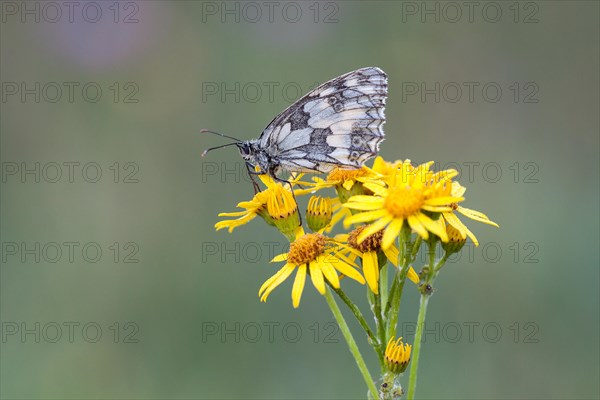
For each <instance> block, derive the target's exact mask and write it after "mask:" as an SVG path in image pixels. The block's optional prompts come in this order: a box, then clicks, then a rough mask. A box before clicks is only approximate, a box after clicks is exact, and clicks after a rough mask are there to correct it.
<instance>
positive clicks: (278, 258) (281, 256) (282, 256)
mask: <svg viewBox="0 0 600 400" xmlns="http://www.w3.org/2000/svg"><path fill="white" fill-rule="evenodd" d="M287 259H288V253H282V254H279V255H276V256H275V257H273V259H272V260H271V262H278V261H287Z"/></svg>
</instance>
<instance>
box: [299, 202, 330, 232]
mask: <svg viewBox="0 0 600 400" xmlns="http://www.w3.org/2000/svg"><path fill="white" fill-rule="evenodd" d="M333 200H335V199H332V198H329V197H320V196H311V198H310V199H309V200H308V207H307V209H306V223H307V224H308V227H309V228H310V229H311V230H312V231H313V232H320V231H321V230H323V229H324V228H326V227H327V226H328V225H329V223H330V222H331V218H332V217H333Z"/></svg>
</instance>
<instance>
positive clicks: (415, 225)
mask: <svg viewBox="0 0 600 400" xmlns="http://www.w3.org/2000/svg"><path fill="white" fill-rule="evenodd" d="M407 219H408V225H410V227H411V228H412V229H413V230H414V231H415V232H417V234H418V235H419V236H421V237H422V238H423V239H426V240H427V239H428V238H429V232H427V229H425V227H424V226H423V224H422V223H421V221H419V219H418V218H417V217H416V216H414V215H409V216H408V218H407Z"/></svg>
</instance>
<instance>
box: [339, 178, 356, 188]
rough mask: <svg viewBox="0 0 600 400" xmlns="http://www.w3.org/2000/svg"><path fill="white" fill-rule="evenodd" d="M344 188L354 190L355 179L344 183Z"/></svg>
mask: <svg viewBox="0 0 600 400" xmlns="http://www.w3.org/2000/svg"><path fill="white" fill-rule="evenodd" d="M342 186H343V187H344V189H346V190H350V189H352V186H354V180H353V179H349V180H347V181H346V182H344V183H343V184H342Z"/></svg>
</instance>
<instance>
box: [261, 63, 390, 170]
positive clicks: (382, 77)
mask: <svg viewBox="0 0 600 400" xmlns="http://www.w3.org/2000/svg"><path fill="white" fill-rule="evenodd" d="M386 98H387V75H386V74H385V72H383V71H382V70H381V69H379V68H376V67H368V68H361V69H358V70H356V71H352V72H349V73H347V74H344V75H342V76H339V77H337V78H335V79H332V80H330V81H328V82H326V83H324V84H322V85H320V86H319V87H317V88H316V89H314V90H313V91H311V92H310V93H308V94H306V95H305V96H304V97H302V98H301V99H299V100H298V101H297V102H296V103H294V104H292V105H291V106H290V107H289V108H287V109H286V110H285V111H283V112H282V113H281V114H280V115H278V116H277V117H275V119H273V121H271V123H270V124H269V125H268V126H267V128H265V130H264V131H263V133H262V135H261V136H260V139H259V146H260V148H261V149H263V150H264V151H266V152H267V154H268V155H269V157H270V158H271V159H272V160H273V161H275V162H277V163H278V164H279V166H280V167H281V168H283V169H285V170H288V171H298V172H302V171H304V172H307V171H318V172H329V171H331V170H332V169H333V168H334V167H336V166H337V167H346V168H360V166H361V165H362V164H363V163H364V162H365V161H367V160H368V159H369V158H372V157H374V156H376V155H377V152H378V151H379V144H380V143H381V141H382V140H383V139H384V132H383V124H384V123H385V115H384V109H385V101H386Z"/></svg>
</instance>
